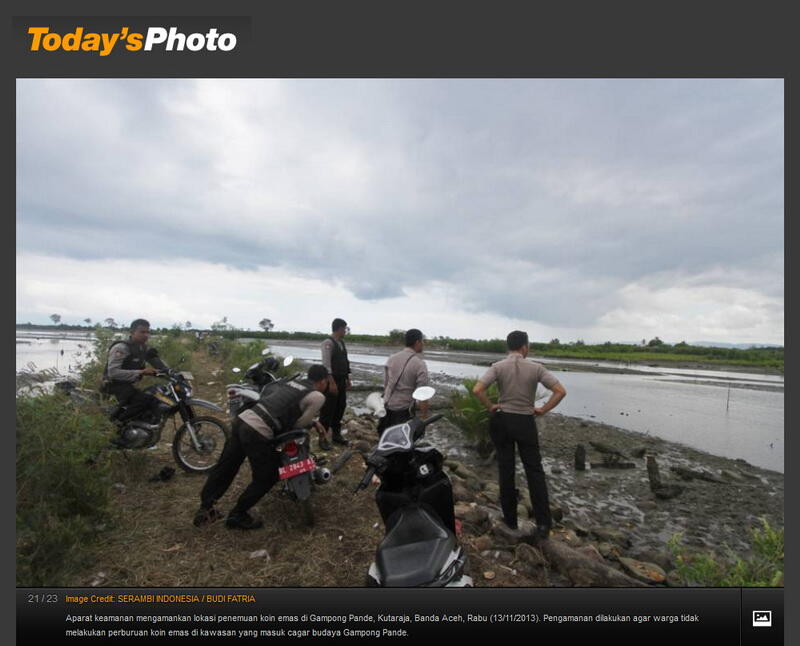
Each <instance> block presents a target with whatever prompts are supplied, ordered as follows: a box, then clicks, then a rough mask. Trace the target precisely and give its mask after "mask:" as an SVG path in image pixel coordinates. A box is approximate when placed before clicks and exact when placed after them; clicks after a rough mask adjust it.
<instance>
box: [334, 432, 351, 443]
mask: <svg viewBox="0 0 800 646" xmlns="http://www.w3.org/2000/svg"><path fill="white" fill-rule="evenodd" d="M333 443H334V444H343V445H344V446H347V444H348V442H347V440H346V439H344V438H343V437H342V432H341V431H334V432H333Z"/></svg>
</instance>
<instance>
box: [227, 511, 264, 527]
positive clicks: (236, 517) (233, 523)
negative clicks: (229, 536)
mask: <svg viewBox="0 0 800 646" xmlns="http://www.w3.org/2000/svg"><path fill="white" fill-rule="evenodd" d="M263 526H264V521H262V520H259V519H257V518H253V517H252V516H251V515H250V514H248V513H247V512H246V511H243V512H238V513H234V512H231V513H230V514H228V517H227V518H226V519H225V527H227V528H229V529H261V528H262V527H263Z"/></svg>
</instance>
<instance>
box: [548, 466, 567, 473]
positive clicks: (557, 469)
mask: <svg viewBox="0 0 800 646" xmlns="http://www.w3.org/2000/svg"><path fill="white" fill-rule="evenodd" d="M550 473H552V474H553V475H559V474H561V473H564V469H562V468H561V467H552V468H551V469H550Z"/></svg>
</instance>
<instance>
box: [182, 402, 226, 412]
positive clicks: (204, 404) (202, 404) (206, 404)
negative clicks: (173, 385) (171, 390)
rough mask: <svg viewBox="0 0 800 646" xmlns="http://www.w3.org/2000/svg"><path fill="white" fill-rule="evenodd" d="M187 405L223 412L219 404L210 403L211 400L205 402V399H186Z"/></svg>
mask: <svg viewBox="0 0 800 646" xmlns="http://www.w3.org/2000/svg"><path fill="white" fill-rule="evenodd" d="M186 405H187V406H199V407H200V408H210V409H211V410H213V411H216V412H217V413H224V412H225V411H223V410H222V409H221V408H220V407H219V406H217V405H216V404H212V403H211V402H207V401H206V400H205V399H187V400H186Z"/></svg>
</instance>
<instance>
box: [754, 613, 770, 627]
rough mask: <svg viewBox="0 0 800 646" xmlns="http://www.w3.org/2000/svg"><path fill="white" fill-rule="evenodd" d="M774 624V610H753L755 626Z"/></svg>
mask: <svg viewBox="0 0 800 646" xmlns="http://www.w3.org/2000/svg"><path fill="white" fill-rule="evenodd" d="M771 626H772V610H753V628H769V627H771Z"/></svg>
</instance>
